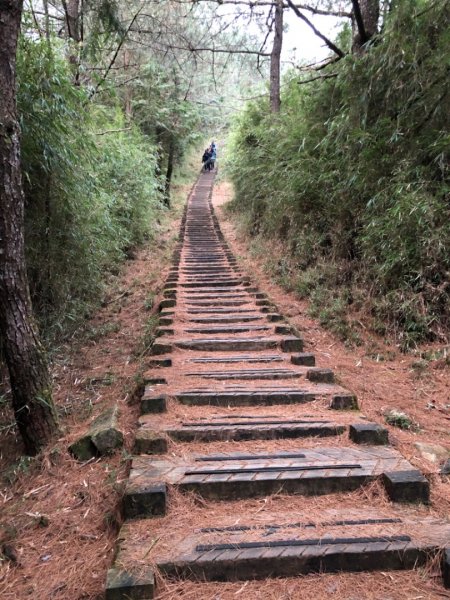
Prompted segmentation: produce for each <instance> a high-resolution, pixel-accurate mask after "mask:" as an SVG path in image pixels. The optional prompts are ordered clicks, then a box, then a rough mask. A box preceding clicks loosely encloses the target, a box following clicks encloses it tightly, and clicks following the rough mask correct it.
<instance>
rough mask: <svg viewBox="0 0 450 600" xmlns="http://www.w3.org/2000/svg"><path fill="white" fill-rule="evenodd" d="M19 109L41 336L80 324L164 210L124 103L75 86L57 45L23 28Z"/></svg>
mask: <svg viewBox="0 0 450 600" xmlns="http://www.w3.org/2000/svg"><path fill="white" fill-rule="evenodd" d="M18 74H19V89H18V107H19V112H20V115H21V126H22V164H23V172H24V182H25V194H26V211H25V212H26V251H27V261H28V269H29V277H30V285H31V292H32V298H33V303H34V306H35V310H36V311H37V314H38V316H39V318H40V320H41V323H42V324H43V326H44V330H45V331H44V334H45V335H46V336H50V337H53V336H55V335H57V333H58V331H59V332H61V331H66V329H67V327H68V326H69V324H70V323H72V324H76V323H77V321H78V320H79V318H80V317H83V316H84V315H85V314H86V312H87V311H89V309H90V307H91V306H92V304H93V303H95V302H97V300H98V298H99V297H100V295H101V293H102V291H103V286H104V283H105V274H107V273H109V272H117V271H118V266H119V264H120V262H121V261H122V260H123V259H124V258H125V257H126V254H127V252H128V251H129V250H130V248H132V247H133V246H134V245H136V244H139V243H141V242H142V241H143V240H144V238H145V237H146V236H148V235H149V234H151V232H152V230H154V227H155V221H156V220H157V218H158V212H159V211H160V210H162V207H161V203H160V195H159V193H158V190H157V179H156V176H155V165H156V159H155V151H154V148H153V147H152V145H151V144H150V143H149V141H148V140H147V139H146V138H145V136H144V135H143V134H142V133H141V132H140V131H139V130H138V128H137V127H136V126H134V125H128V124H126V123H125V119H124V117H123V114H122V112H121V110H120V109H119V108H116V107H112V108H111V107H105V106H100V105H96V104H94V103H92V101H90V100H89V98H88V95H87V92H86V91H85V90H84V89H83V88H81V87H76V86H74V85H73V80H72V72H71V69H70V66H69V64H68V62H67V61H66V59H65V57H64V55H63V51H62V48H60V44H59V43H58V42H57V41H55V40H52V41H51V46H49V44H48V43H47V41H45V40H34V39H31V38H29V37H26V36H23V37H22V39H21V42H20V50H19V56H18Z"/></svg>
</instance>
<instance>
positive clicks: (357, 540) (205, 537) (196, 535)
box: [126, 509, 450, 597]
mask: <svg viewBox="0 0 450 600" xmlns="http://www.w3.org/2000/svg"><path fill="white" fill-rule="evenodd" d="M391 514H392V516H386V515H389V512H387V511H386V512H383V511H375V510H356V509H353V510H346V511H345V510H336V511H331V510H327V511H323V512H322V514H321V519H320V521H312V520H309V519H308V517H307V515H305V517H304V519H303V520H300V521H293V519H292V516H291V515H290V514H288V513H281V514H280V513H279V514H277V513H275V514H274V515H273V516H272V519H271V520H270V521H267V522H265V523H263V524H257V523H255V522H254V521H249V522H248V523H247V522H246V521H243V523H242V525H237V526H233V525H228V526H227V525H226V524H224V525H223V526H222V527H221V526H220V524H217V525H216V526H213V527H202V528H199V529H197V530H195V531H192V530H191V531H192V533H191V534H190V535H187V536H186V535H184V536H181V535H180V536H179V538H178V537H175V539H173V541H172V543H171V544H170V545H169V546H168V548H170V549H169V550H167V551H166V552H165V553H162V555H161V554H160V555H159V556H158V558H157V559H156V563H157V567H158V569H159V571H160V573H161V574H163V575H165V576H167V577H173V578H189V579H195V580H202V581H203V580H207V581H215V580H216V581H233V580H242V579H265V578H266V577H268V576H270V577H294V576H298V575H306V574H307V573H322V572H340V571H379V570H381V571H387V570H392V569H414V568H417V567H419V566H421V565H425V564H426V563H427V561H428V560H429V559H430V558H432V557H434V556H436V555H437V554H438V553H440V552H442V551H443V550H445V549H446V547H448V543H449V539H450V537H449V534H450V525H449V523H448V522H446V521H445V520H443V519H437V518H433V517H426V516H425V517H422V518H420V517H419V518H418V517H417V515H415V514H411V515H408V514H406V515H405V514H402V515H400V514H399V513H396V512H394V511H391ZM231 522H232V521H230V520H229V521H225V523H231ZM126 537H128V539H132V536H126ZM166 547H167V546H166ZM441 565H442V566H443V567H444V568H445V561H441ZM380 597H381V596H380Z"/></svg>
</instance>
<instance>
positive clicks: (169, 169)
mask: <svg viewBox="0 0 450 600" xmlns="http://www.w3.org/2000/svg"><path fill="white" fill-rule="evenodd" d="M174 158H175V139H174V137H173V135H171V136H170V140H169V154H168V156H167V171H166V182H165V186H164V203H165V205H166V206H167V207H170V184H171V183H172V174H173V163H174Z"/></svg>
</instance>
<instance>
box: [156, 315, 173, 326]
mask: <svg viewBox="0 0 450 600" xmlns="http://www.w3.org/2000/svg"><path fill="white" fill-rule="evenodd" d="M159 324H160V325H162V326H163V327H168V326H169V325H173V318H172V317H159Z"/></svg>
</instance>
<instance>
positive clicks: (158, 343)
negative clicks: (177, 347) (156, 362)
mask: <svg viewBox="0 0 450 600" xmlns="http://www.w3.org/2000/svg"><path fill="white" fill-rule="evenodd" d="M151 351H152V354H169V353H170V352H172V344H168V343H167V342H165V341H163V340H162V339H161V338H156V340H155V341H154V342H153V345H152V347H151Z"/></svg>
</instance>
